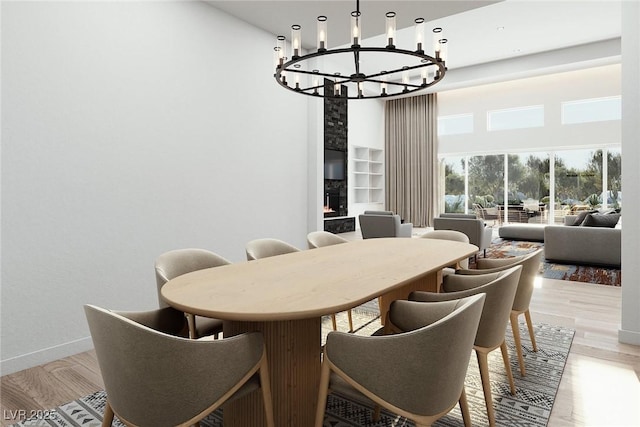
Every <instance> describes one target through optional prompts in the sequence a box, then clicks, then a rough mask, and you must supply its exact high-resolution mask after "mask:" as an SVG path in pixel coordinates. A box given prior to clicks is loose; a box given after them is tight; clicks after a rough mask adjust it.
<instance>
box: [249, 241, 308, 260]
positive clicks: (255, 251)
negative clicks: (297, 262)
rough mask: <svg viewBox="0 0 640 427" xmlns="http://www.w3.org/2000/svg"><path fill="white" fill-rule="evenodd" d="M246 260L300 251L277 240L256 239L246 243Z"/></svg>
mask: <svg viewBox="0 0 640 427" xmlns="http://www.w3.org/2000/svg"><path fill="white" fill-rule="evenodd" d="M246 251H247V260H248V261H252V260H255V259H261V258H269V257H272V256H276V255H282V254H288V253H291V252H298V251H300V249H298V248H296V247H295V246H292V245H290V244H288V243H287V242H283V241H282V240H278V239H256V240H252V241H250V242H249V243H247V246H246Z"/></svg>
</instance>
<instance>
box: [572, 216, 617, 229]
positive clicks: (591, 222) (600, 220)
mask: <svg viewBox="0 0 640 427" xmlns="http://www.w3.org/2000/svg"><path fill="white" fill-rule="evenodd" d="M619 219H620V214H618V213H610V214H606V215H602V214H596V213H593V214H588V215H587V216H586V217H585V218H584V221H583V222H582V224H580V225H581V226H582V227H609V228H614V227H615V226H616V224H617V223H618V220H619Z"/></svg>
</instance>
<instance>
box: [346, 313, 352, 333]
mask: <svg viewBox="0 0 640 427" xmlns="http://www.w3.org/2000/svg"><path fill="white" fill-rule="evenodd" d="M347 316H348V317H349V332H353V316H352V315H351V309H349V310H348V311H347Z"/></svg>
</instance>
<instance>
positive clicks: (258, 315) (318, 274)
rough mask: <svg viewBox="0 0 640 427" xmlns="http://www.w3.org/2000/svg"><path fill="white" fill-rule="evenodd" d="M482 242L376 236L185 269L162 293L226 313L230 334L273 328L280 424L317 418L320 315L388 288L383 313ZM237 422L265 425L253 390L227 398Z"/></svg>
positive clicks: (246, 426)
mask: <svg viewBox="0 0 640 427" xmlns="http://www.w3.org/2000/svg"><path fill="white" fill-rule="evenodd" d="M477 251H478V248H477V247H476V246H474V245H470V244H467V243H460V242H451V241H446V240H435V239H410V238H392V239H368V240H357V241H353V242H349V243H344V244H338V245H333V246H327V247H324V248H318V249H310V250H304V251H300V252H294V253H290V254H285V255H278V256H274V257H270V258H264V259H259V260H255V261H249V262H241V263H237V264H231V265H225V266H222V267H215V268H211V269H206V270H200V271H196V272H193V273H188V274H185V275H184V276H180V277H177V278H175V279H173V280H170V281H169V282H167V283H166V284H165V285H164V286H163V287H162V297H163V298H164V299H165V300H166V301H167V302H168V303H169V304H170V305H171V306H173V307H175V308H177V309H179V310H182V311H184V312H187V313H192V314H199V315H202V316H208V317H214V318H218V319H223V320H224V326H223V329H224V336H225V337H230V336H234V335H237V334H241V333H244V332H248V331H260V332H262V335H263V337H264V341H265V348H266V351H267V358H268V360H269V372H270V377H271V391H272V396H273V410H274V417H275V421H276V425H277V426H278V427H300V426H311V425H313V422H314V416H315V411H316V401H317V395H318V387H319V383H320V353H321V340H322V339H321V338H322V337H321V316H323V315H326V314H332V313H337V312H340V311H343V310H346V309H349V308H353V307H356V306H358V305H360V304H362V303H364V302H367V301H369V300H371V299H374V298H376V297H380V299H379V302H380V312H381V319H384V316H385V314H386V312H387V310H388V309H389V306H390V305H391V302H392V301H393V300H395V299H399V298H406V297H407V295H408V294H409V293H410V292H411V291H413V290H435V289H437V277H438V275H439V274H440V271H441V269H442V268H443V267H446V266H449V265H452V264H455V263H456V262H457V261H459V260H461V259H464V258H466V257H468V256H470V255H473V254H475V253H476V252H477ZM224 423H225V426H228V427H264V426H265V419H264V408H263V406H262V401H261V399H260V397H259V394H257V393H253V394H251V395H248V396H245V397H243V398H241V399H238V400H236V401H234V402H230V403H229V404H227V406H226V407H225V410H224Z"/></svg>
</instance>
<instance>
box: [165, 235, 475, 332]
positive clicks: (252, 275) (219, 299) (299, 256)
mask: <svg viewBox="0 0 640 427" xmlns="http://www.w3.org/2000/svg"><path fill="white" fill-rule="evenodd" d="M477 251H478V248H477V247H476V246H474V245H470V244H466V243H460V242H452V241H446V240H435V239H420V238H404V239H403V238H388V239H367V240H356V241H353V242H349V243H345V244H339V245H333V246H327V247H323V248H318V249H311V250H304V251H300V252H294V253H290V254H285V255H279V256H275V257H270V258H264V259H259V260H255V261H250V262H241V263H236V264H231V265H226V266H222V267H215V268H211V269H206V270H200V271H196V272H193V273H188V274H185V275H183V276H180V277H177V278H175V279H173V280H170V281H169V282H167V284H165V285H164V286H163V288H162V297H163V298H164V299H165V300H166V301H167V302H168V303H169V304H170V305H171V306H172V307H175V308H177V309H179V310H182V311H185V312H188V313H193V314H198V315H202V316H208V317H214V318H218V319H224V320H238V321H270V320H294V319H305V318H312V317H319V316H322V315H326V314H331V313H337V312H340V311H343V310H346V309H349V308H353V307H355V306H358V305H360V304H362V303H365V302H367V301H369V300H371V299H373V298H376V297H378V296H380V295H381V294H383V293H385V292H387V291H390V290H393V289H395V288H400V287H402V286H403V285H404V284H406V283H408V282H411V281H415V280H416V279H420V278H421V277H423V276H426V275H428V274H430V273H433V272H436V271H439V270H441V269H442V268H444V267H446V266H449V265H451V264H452V263H455V262H456V261H458V260H460V259H464V258H466V257H468V256H470V255H473V254H474V253H476V252H477Z"/></svg>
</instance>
